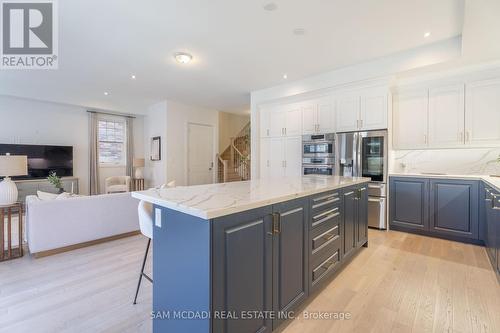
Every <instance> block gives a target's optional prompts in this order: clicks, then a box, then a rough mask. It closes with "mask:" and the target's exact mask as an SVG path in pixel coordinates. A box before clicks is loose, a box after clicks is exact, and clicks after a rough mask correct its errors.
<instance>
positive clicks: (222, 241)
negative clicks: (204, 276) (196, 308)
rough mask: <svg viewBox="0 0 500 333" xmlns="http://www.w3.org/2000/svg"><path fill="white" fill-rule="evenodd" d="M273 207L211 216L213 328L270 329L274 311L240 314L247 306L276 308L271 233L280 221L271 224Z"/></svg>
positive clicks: (224, 332)
mask: <svg viewBox="0 0 500 333" xmlns="http://www.w3.org/2000/svg"><path fill="white" fill-rule="evenodd" d="M272 213H273V211H272V207H271V206H267V207H264V208H260V209H256V210H251V211H249V212H243V213H239V214H234V215H229V216H225V217H221V218H218V219H215V220H214V221H213V288H212V298H213V303H212V304H213V310H214V319H213V329H212V332H217V333H232V332H263V333H267V332H271V331H272V326H273V323H272V318H271V317H268V318H254V319H244V320H243V319H241V318H240V317H241V314H242V313H243V312H244V311H261V312H262V313H266V312H267V313H269V312H271V311H272V310H273V307H272V305H273V299H272V297H273V293H272V290H273V238H274V237H275V236H274V234H275V233H276V231H277V229H276V228H277V227H278V226H277V225H276V223H277V222H276V221H274V222H275V225H274V226H273V217H272ZM217 315H218V318H217ZM186 332H187V331H186ZM193 332H195V331H193Z"/></svg>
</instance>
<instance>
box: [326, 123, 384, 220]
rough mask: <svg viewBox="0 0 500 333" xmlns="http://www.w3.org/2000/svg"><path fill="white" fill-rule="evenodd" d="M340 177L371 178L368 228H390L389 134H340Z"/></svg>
mask: <svg viewBox="0 0 500 333" xmlns="http://www.w3.org/2000/svg"><path fill="white" fill-rule="evenodd" d="M336 141H337V145H338V147H337V158H336V169H337V174H338V175H340V176H348V177H349V176H353V177H368V178H371V182H370V183H369V184H368V225H369V226H370V227H374V228H379V229H386V228H387V191H386V188H387V163H388V159H387V131H386V130H383V131H367V132H349V133H338V134H337V138H336Z"/></svg>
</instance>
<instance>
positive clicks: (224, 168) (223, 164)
mask: <svg viewBox="0 0 500 333" xmlns="http://www.w3.org/2000/svg"><path fill="white" fill-rule="evenodd" d="M228 162H229V161H227V160H223V159H222V158H221V157H220V155H219V154H217V164H218V168H217V182H219V183H225V182H227V172H228V165H227V164H228Z"/></svg>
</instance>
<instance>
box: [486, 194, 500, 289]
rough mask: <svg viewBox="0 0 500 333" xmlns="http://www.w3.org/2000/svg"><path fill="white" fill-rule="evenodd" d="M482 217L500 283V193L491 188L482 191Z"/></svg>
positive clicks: (487, 247)
mask: <svg viewBox="0 0 500 333" xmlns="http://www.w3.org/2000/svg"><path fill="white" fill-rule="evenodd" d="M482 192H483V194H482V196H481V198H482V200H483V202H482V213H483V214H482V217H483V219H484V222H485V237H484V244H485V246H486V253H487V254H488V257H489V258H490V261H491V264H492V266H493V269H494V270H495V271H496V272H497V277H498V278H499V281H500V193H499V192H497V191H495V190H494V189H493V188H491V187H490V186H487V185H484V186H483V189H482Z"/></svg>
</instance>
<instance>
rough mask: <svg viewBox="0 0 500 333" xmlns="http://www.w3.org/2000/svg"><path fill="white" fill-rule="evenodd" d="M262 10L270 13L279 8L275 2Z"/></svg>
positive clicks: (267, 4)
mask: <svg viewBox="0 0 500 333" xmlns="http://www.w3.org/2000/svg"><path fill="white" fill-rule="evenodd" d="M262 8H264V10H267V11H268V12H272V11H275V10H276V9H278V6H277V5H276V4H275V3H274V2H269V3H266V4H265V5H264V6H262Z"/></svg>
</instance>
